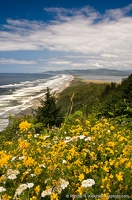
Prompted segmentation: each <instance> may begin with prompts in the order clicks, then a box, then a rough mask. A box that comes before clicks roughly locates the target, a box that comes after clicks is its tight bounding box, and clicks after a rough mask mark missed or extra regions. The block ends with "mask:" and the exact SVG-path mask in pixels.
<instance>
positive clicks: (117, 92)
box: [99, 74, 132, 119]
mask: <svg viewBox="0 0 132 200" xmlns="http://www.w3.org/2000/svg"><path fill="white" fill-rule="evenodd" d="M99 112H100V115H104V116H105V117H119V116H120V117H121V116H122V117H121V118H122V119H125V118H131V117H132V74H131V75H130V76H129V77H128V78H126V79H124V80H123V81H122V82H121V84H120V85H119V84H115V83H111V84H110V85H107V86H106V87H105V89H104V91H103V92H102V97H101V106H100V108H99Z"/></svg>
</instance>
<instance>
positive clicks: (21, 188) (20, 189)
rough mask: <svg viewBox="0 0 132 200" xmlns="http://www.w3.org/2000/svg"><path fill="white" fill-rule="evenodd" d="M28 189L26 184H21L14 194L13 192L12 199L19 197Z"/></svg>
mask: <svg viewBox="0 0 132 200" xmlns="http://www.w3.org/2000/svg"><path fill="white" fill-rule="evenodd" d="M27 188H28V187H27V184H21V185H20V186H19V187H18V188H17V189H16V192H15V196H14V198H15V197H16V196H17V195H18V196H20V195H21V193H22V192H23V191H24V190H26V189H27Z"/></svg>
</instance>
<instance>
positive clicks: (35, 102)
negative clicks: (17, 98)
mask: <svg viewBox="0 0 132 200" xmlns="http://www.w3.org/2000/svg"><path fill="white" fill-rule="evenodd" d="M74 79H75V77H74V76H72V78H71V79H70V80H69V81H68V82H65V83H64V84H63V85H62V86H61V87H59V88H57V89H56V90H51V91H50V92H51V94H54V95H55V96H56V98H57V96H58V95H59V94H60V93H61V92H62V91H63V90H64V89H65V88H67V87H68V86H69V85H70V84H71V82H72V81H73V80H74ZM39 99H42V100H44V99H45V94H42V95H41V96H40V97H39V98H34V99H32V100H31V101H30V102H29V103H30V104H31V106H29V107H27V108H25V109H23V110H21V111H20V112H19V113H17V114H15V115H14V117H16V118H17V117H22V116H24V115H31V114H32V112H33V110H36V109H37V108H38V107H39V106H40V105H41V103H40V101H39ZM25 106H26V105H25Z"/></svg>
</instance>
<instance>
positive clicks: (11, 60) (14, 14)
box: [0, 0, 132, 73]
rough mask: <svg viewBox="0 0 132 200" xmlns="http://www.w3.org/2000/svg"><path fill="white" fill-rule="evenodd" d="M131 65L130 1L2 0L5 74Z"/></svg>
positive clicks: (1, 68)
mask: <svg viewBox="0 0 132 200" xmlns="http://www.w3.org/2000/svg"><path fill="white" fill-rule="evenodd" d="M99 68H108V69H117V70H132V1H131V0H74V1H71V0H22V1H20V0H3V1H1V2H0V73H41V72H45V71H50V70H54V71H57V70H69V69H70V70H75V69H99Z"/></svg>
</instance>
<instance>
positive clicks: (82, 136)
mask: <svg viewBox="0 0 132 200" xmlns="http://www.w3.org/2000/svg"><path fill="white" fill-rule="evenodd" d="M78 137H79V138H80V140H83V139H84V138H85V137H86V136H85V135H79V136H78Z"/></svg>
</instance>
